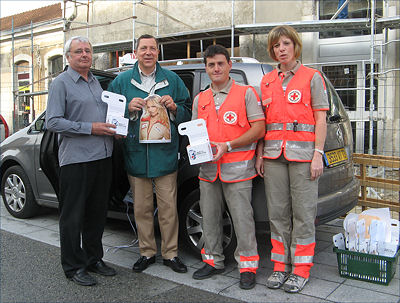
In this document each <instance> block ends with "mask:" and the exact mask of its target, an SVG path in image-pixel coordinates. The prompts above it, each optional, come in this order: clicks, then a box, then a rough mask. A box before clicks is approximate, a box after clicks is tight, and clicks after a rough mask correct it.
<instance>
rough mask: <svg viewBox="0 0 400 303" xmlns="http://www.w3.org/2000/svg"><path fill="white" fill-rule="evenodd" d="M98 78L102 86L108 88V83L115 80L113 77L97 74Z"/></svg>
mask: <svg viewBox="0 0 400 303" xmlns="http://www.w3.org/2000/svg"><path fill="white" fill-rule="evenodd" d="M96 78H97V80H99V82H100V85H101V88H102V89H104V90H106V89H107V88H108V84H110V82H111V81H112V80H113V79H112V78H109V77H103V76H96Z"/></svg>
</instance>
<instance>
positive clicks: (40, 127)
mask: <svg viewBox="0 0 400 303" xmlns="http://www.w3.org/2000/svg"><path fill="white" fill-rule="evenodd" d="M33 130H34V131H37V132H41V131H43V130H44V120H43V119H39V120H37V121H36V122H35V125H34V127H33Z"/></svg>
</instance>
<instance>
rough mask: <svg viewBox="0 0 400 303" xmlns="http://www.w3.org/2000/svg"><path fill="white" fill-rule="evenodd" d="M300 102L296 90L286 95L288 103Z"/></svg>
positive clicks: (298, 93)
mask: <svg viewBox="0 0 400 303" xmlns="http://www.w3.org/2000/svg"><path fill="white" fill-rule="evenodd" d="M300 100H301V92H300V91H299V90H297V89H294V90H291V91H290V92H289V93H288V101H289V102H290V103H299V102H300Z"/></svg>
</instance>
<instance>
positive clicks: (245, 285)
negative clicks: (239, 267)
mask: <svg viewBox="0 0 400 303" xmlns="http://www.w3.org/2000/svg"><path fill="white" fill-rule="evenodd" d="M255 285H256V274H255V273H253V272H250V271H245V272H242V273H241V274H240V283H239V287H240V288H242V289H252V288H253V287H254V286H255Z"/></svg>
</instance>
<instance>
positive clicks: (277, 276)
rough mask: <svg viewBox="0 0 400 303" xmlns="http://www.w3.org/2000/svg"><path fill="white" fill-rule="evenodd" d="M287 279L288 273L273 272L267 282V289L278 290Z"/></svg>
mask: <svg viewBox="0 0 400 303" xmlns="http://www.w3.org/2000/svg"><path fill="white" fill-rule="evenodd" d="M288 277H289V273H287V272H284V271H274V272H273V273H272V274H271V275H270V276H269V278H268V280H267V287H268V288H272V289H278V288H280V287H281V286H282V285H283V283H285V281H286V280H287V278H288Z"/></svg>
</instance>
